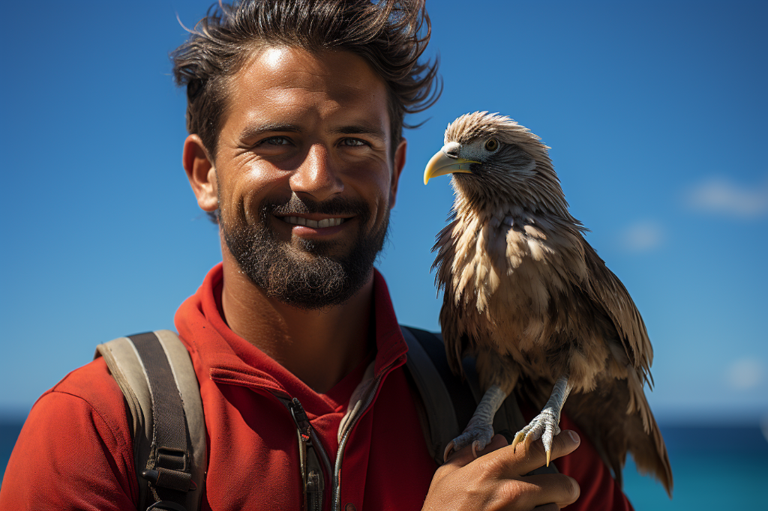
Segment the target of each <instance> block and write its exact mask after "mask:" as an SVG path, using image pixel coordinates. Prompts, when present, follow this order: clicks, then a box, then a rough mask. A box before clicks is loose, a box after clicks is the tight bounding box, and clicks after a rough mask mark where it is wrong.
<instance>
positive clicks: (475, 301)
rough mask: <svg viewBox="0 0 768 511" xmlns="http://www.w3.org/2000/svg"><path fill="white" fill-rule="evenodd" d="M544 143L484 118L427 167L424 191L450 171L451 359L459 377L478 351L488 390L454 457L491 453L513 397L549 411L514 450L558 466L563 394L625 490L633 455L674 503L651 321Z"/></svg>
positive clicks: (446, 276)
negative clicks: (592, 236)
mask: <svg viewBox="0 0 768 511" xmlns="http://www.w3.org/2000/svg"><path fill="white" fill-rule="evenodd" d="M548 149H549V148H548V147H547V146H545V145H544V144H543V143H542V142H541V140H540V139H539V137H537V136H536V135H534V134H533V133H531V132H530V131H529V130H528V129H526V128H525V127H523V126H521V125H519V124H517V123H516V122H515V121H513V120H512V119H510V118H509V117H505V116H501V115H499V114H489V113H488V112H475V113H472V114H466V115H463V116H461V117H459V118H458V119H456V120H455V121H454V122H452V123H451V124H449V125H448V128H447V130H446V132H445V145H443V147H442V149H440V151H439V152H438V153H437V154H435V156H433V157H432V159H431V160H430V161H429V163H428V165H427V168H426V170H425V173H424V184H427V181H429V179H430V178H433V177H436V176H441V175H445V174H452V176H451V183H452V185H453V188H454V192H455V202H454V204H453V208H452V211H451V215H450V218H449V224H448V225H447V226H446V227H445V228H444V229H443V230H442V231H441V232H440V233H439V234H438V235H437V242H436V244H435V247H434V249H433V250H434V251H437V257H436V259H435V263H434V266H433V268H436V269H437V272H436V278H435V280H436V283H437V285H438V287H439V288H442V289H443V290H444V302H443V306H442V309H441V312H440V323H441V326H442V332H443V338H444V339H445V348H446V352H447V356H448V360H449V362H450V364H451V367H452V368H453V369H454V371H456V372H461V361H462V359H463V357H464V356H466V355H468V354H473V355H474V356H475V357H476V367H477V372H478V375H479V378H480V384H481V386H482V387H483V389H484V391H485V395H484V397H483V399H482V400H481V402H480V404H479V405H478V408H477V410H476V412H475V414H474V416H473V418H472V419H471V421H470V423H469V425H468V426H467V429H466V430H465V431H464V433H463V434H462V435H461V436H459V437H458V438H456V439H454V441H453V442H452V443H451V444H450V445H449V446H448V449H446V457H447V456H448V454H449V453H450V452H451V451H452V450H458V449H460V448H461V447H463V446H465V445H469V444H471V445H472V449H473V451H474V452H475V453H476V452H477V450H479V449H482V448H483V447H485V445H487V443H488V442H489V441H490V439H491V437H492V436H493V427H492V422H493V417H494V415H495V413H496V411H497V410H498V408H499V407H500V405H501V404H502V402H503V401H504V399H506V397H507V396H508V395H509V394H510V393H511V392H513V391H514V392H516V393H517V394H518V395H521V396H525V397H526V398H527V399H528V400H529V401H530V402H532V403H533V404H534V405H536V406H538V407H540V408H541V409H542V411H541V413H540V414H539V415H538V416H537V417H535V418H534V419H533V420H532V421H531V423H530V424H529V425H528V426H526V427H525V428H524V429H523V430H521V431H520V432H518V434H517V435H516V437H515V439H514V441H513V446H515V445H517V444H518V443H519V442H521V441H522V442H532V441H535V440H537V439H539V438H541V439H542V441H543V443H544V446H545V449H546V451H547V465H549V461H550V456H551V445H552V438H553V436H554V435H556V434H558V433H559V432H560V428H559V427H558V423H559V421H560V413H561V410H562V408H563V406H564V405H565V403H566V399H567V405H566V412H567V414H568V415H569V417H571V418H572V419H573V420H574V421H575V422H576V423H577V424H578V425H579V427H580V428H581V429H582V430H583V431H584V432H585V433H586V434H587V435H588V436H589V438H590V440H591V441H592V442H593V443H594V444H595V446H596V448H597V450H598V452H599V453H600V455H601V456H602V458H603V459H604V460H605V462H606V464H607V465H608V466H609V468H610V469H611V470H612V472H613V473H614V476H615V478H616V479H617V481H618V482H619V483H621V480H622V479H621V469H622V467H623V466H624V462H625V460H626V454H627V452H631V453H632V456H633V458H634V460H635V463H636V465H637V467H638V469H639V470H640V471H641V472H643V473H648V472H650V473H651V474H652V475H654V476H655V477H656V478H657V479H659V480H660V481H661V482H662V484H663V485H664V487H665V488H666V490H667V492H668V493H669V494H670V496H671V492H672V470H671V468H670V465H669V458H668V456H667V450H666V447H665V445H664V440H663V439H662V437H661V434H660V432H659V428H658V426H657V424H656V421H655V419H654V417H653V414H652V413H651V409H650V407H649V406H648V401H647V400H646V398H645V393H644V391H643V386H644V384H645V383H648V385H649V387H650V386H652V378H651V376H650V366H651V362H652V358H653V350H652V348H651V343H650V340H649V339H648V334H647V332H646V329H645V324H644V323H643V320H642V318H641V317H640V313H639V312H638V310H637V307H636V306H635V304H634V302H633V301H632V298H631V297H630V296H629V293H628V292H627V290H626V289H625V287H624V286H623V285H622V283H621V282H620V281H619V279H618V278H617V277H616V276H615V275H614V274H613V273H612V272H611V271H610V270H609V269H608V268H607V267H606V266H605V263H604V262H603V261H602V259H600V257H598V255H597V253H596V252H595V250H594V249H593V248H592V247H591V246H590V245H589V243H587V241H586V240H585V239H584V232H585V231H586V229H585V228H584V227H583V226H582V224H581V223H580V222H579V221H578V220H576V219H575V218H574V217H573V216H571V214H570V213H569V212H568V203H567V202H566V200H565V195H564V194H563V191H562V188H561V186H560V181H559V179H558V177H557V174H556V173H555V171H554V168H553V166H552V162H551V160H550V158H549V156H548V152H547V150H548ZM550 390H551V393H550ZM569 395H570V397H569ZM547 398H549V399H547ZM545 400H546V403H545V402H544V401H545Z"/></svg>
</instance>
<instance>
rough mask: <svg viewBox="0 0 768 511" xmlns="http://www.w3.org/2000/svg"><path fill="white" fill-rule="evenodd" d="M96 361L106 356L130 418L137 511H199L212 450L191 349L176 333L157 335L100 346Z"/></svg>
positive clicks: (165, 332) (116, 340)
mask: <svg viewBox="0 0 768 511" xmlns="http://www.w3.org/2000/svg"><path fill="white" fill-rule="evenodd" d="M95 356H96V357H99V356H103V357H104V360H105V362H106V363H107V367H109V370H110V372H111V373H112V376H113V377H114V378H115V381H116V382H117V384H118V386H119V387H120V390H122V392H123V395H124V396H125V400H126V403H127V406H128V409H129V411H130V413H131V421H132V423H131V427H132V431H133V434H134V460H135V463H136V477H137V479H138V481H139V506H138V509H140V510H144V509H150V508H151V509H169V510H176V511H178V510H186V511H197V510H198V509H199V507H200V500H201V497H202V493H203V484H204V480H205V469H206V466H207V447H206V433H205V420H204V417H203V407H202V401H201V399H200V390H199V387H198V384H197V378H196V376H195V370H194V367H193V366H192V361H191V359H190V357H189V353H188V352H187V349H186V347H185V346H184V345H183V344H182V343H181V341H180V340H179V338H178V337H177V336H176V334H174V333H173V332H171V331H169V330H158V331H156V332H148V333H144V334H138V335H132V336H129V337H121V338H119V339H115V340H113V341H110V342H108V343H105V344H100V345H99V346H98V347H97V348H96V355H95ZM153 503H154V504H153ZM149 504H151V505H150V507H149V508H147V505H149Z"/></svg>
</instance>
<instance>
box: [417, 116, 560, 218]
mask: <svg viewBox="0 0 768 511" xmlns="http://www.w3.org/2000/svg"><path fill="white" fill-rule="evenodd" d="M548 149H549V148H548V147H547V146H545V145H544V144H543V143H542V142H541V139H539V137H537V136H536V135H534V134H533V133H531V132H530V130H528V129H527V128H525V127H524V126H521V125H519V124H517V123H516V122H515V121H513V120H512V119H510V118H509V117H505V116H502V115H499V114H490V113H488V112H475V113H471V114H465V115H462V116H461V117H459V118H458V119H456V120H455V121H453V122H452V123H451V124H449V125H448V128H447V129H446V130H445V145H443V147H442V149H440V151H438V152H437V154H435V155H434V156H433V157H432V159H431V160H429V163H428V164H427V168H426V170H425V171H424V184H427V182H428V181H429V180H430V179H431V178H433V177H436V176H442V175H445V174H453V176H452V184H453V186H454V189H455V190H456V193H457V195H458V198H461V199H464V200H466V201H468V202H469V203H474V202H476V201H479V202H481V203H484V204H487V203H488V201H492V202H495V203H507V204H509V203H512V204H516V205H519V206H522V207H524V208H526V209H529V210H533V211H537V210H547V211H551V212H556V213H560V214H564V215H568V213H567V209H568V204H567V202H566V201H565V196H564V195H563V191H562V188H561V187H560V181H559V179H558V178H557V174H556V173H555V171H554V169H553V168H552V162H551V160H550V159H549V155H548V153H547V150H548Z"/></svg>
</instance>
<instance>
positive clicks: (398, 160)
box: [389, 138, 408, 209]
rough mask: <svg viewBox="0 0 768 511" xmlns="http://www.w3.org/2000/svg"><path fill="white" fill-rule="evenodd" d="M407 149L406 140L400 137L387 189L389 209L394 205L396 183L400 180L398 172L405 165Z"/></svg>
mask: <svg viewBox="0 0 768 511" xmlns="http://www.w3.org/2000/svg"><path fill="white" fill-rule="evenodd" d="M406 149H408V141H406V140H405V139H404V138H401V139H400V143H399V144H398V145H397V149H396V150H395V158H394V167H393V169H392V184H391V188H390V190H389V197H390V199H389V209H392V208H393V207H395V199H396V198H397V185H398V183H399V182H400V173H401V172H402V171H403V167H405V152H406Z"/></svg>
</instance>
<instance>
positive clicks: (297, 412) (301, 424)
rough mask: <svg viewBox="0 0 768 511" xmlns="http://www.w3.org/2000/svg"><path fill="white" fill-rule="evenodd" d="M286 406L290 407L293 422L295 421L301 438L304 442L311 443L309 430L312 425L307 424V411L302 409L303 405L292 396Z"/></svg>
mask: <svg viewBox="0 0 768 511" xmlns="http://www.w3.org/2000/svg"><path fill="white" fill-rule="evenodd" d="M288 406H289V407H290V409H291V416H292V417H293V422H295V423H296V427H297V428H298V429H299V435H300V436H301V440H302V441H303V442H304V443H305V444H308V445H312V440H311V437H310V434H309V430H310V428H311V427H312V426H311V425H310V424H309V417H307V412H305V411H304V407H303V406H301V403H300V402H299V399H298V398H293V399H292V400H291V402H290V403H289V405H288Z"/></svg>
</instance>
